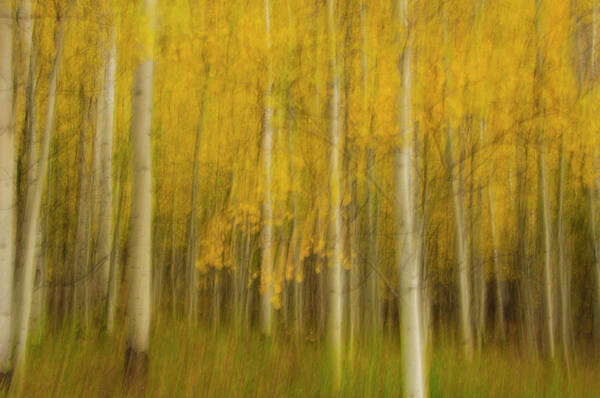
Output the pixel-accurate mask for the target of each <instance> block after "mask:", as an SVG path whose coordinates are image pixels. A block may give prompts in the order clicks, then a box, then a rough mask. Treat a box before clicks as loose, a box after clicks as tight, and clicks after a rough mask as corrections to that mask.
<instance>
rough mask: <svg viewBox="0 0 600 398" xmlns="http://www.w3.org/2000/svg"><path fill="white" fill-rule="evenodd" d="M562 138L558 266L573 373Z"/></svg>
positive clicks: (566, 356)
mask: <svg viewBox="0 0 600 398" xmlns="http://www.w3.org/2000/svg"><path fill="white" fill-rule="evenodd" d="M563 139H564V138H563V137H561V143H560V154H559V163H560V166H559V176H558V209H557V210H558V214H557V242H558V264H559V267H558V268H559V269H558V272H559V282H560V320H561V334H562V349H563V357H564V358H563V360H564V361H565V364H566V365H567V370H568V372H569V373H570V371H571V346H570V343H571V333H570V322H571V315H570V311H569V303H570V298H569V296H570V289H569V275H568V274H569V269H568V264H567V253H566V243H567V242H566V235H565V225H564V223H565V221H564V192H565V191H564V190H565V156H564V143H563Z"/></svg>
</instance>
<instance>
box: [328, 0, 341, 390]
mask: <svg viewBox="0 0 600 398" xmlns="http://www.w3.org/2000/svg"><path fill="white" fill-rule="evenodd" d="M327 11H328V12H327V16H328V22H327V26H328V32H329V62H330V68H331V77H332V79H333V82H332V83H333V86H332V92H331V100H330V105H331V109H330V115H329V117H330V123H331V124H330V127H329V128H330V134H331V152H330V162H331V164H330V177H329V178H330V181H329V190H330V193H329V194H330V202H329V205H330V217H331V218H330V225H331V231H332V239H333V252H332V257H331V258H330V260H329V261H330V264H329V269H328V270H327V277H328V286H327V295H328V308H327V334H328V337H329V349H330V350H331V355H332V358H331V361H332V366H333V371H334V385H335V386H336V387H337V388H339V386H340V385H341V378H342V314H343V313H342V256H343V247H342V209H341V202H342V192H341V191H342V183H341V171H340V149H341V148H342V144H341V137H340V126H339V114H340V76H339V70H338V66H337V50H336V41H337V34H336V26H335V25H336V22H335V2H334V1H333V0H327Z"/></svg>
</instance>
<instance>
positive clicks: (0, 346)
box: [0, 0, 17, 374]
mask: <svg viewBox="0 0 600 398" xmlns="http://www.w3.org/2000/svg"><path fill="white" fill-rule="evenodd" d="M10 3H11V2H10V0H0V374H6V373H9V372H10V371H11V369H12V364H11V353H12V345H11V337H12V336H11V333H12V323H13V320H12V292H13V290H12V287H13V272H14V266H15V249H16V246H15V243H16V233H15V232H16V231H15V222H14V220H15V206H16V184H17V180H16V158H15V134H14V130H13V121H12V106H13V104H12V79H13V71H12V40H13V32H12V29H13V18H12V8H11V4H10Z"/></svg>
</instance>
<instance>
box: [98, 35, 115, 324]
mask: <svg viewBox="0 0 600 398" xmlns="http://www.w3.org/2000/svg"><path fill="white" fill-rule="evenodd" d="M109 34H110V38H109V48H108V53H107V57H106V64H105V70H104V87H103V90H102V98H101V101H102V106H101V111H102V130H101V131H97V132H96V134H101V139H100V148H99V150H100V173H99V176H98V177H99V181H98V188H99V192H100V201H99V209H98V215H99V217H98V242H97V253H96V264H94V266H98V267H99V269H98V272H99V274H100V278H99V280H100V285H99V287H98V288H99V292H98V295H99V297H98V298H99V303H100V304H101V308H102V310H103V311H104V309H106V308H107V300H108V289H109V280H110V267H111V262H110V259H111V251H112V250H111V248H112V235H113V232H112V223H113V192H112V152H113V124H114V113H115V78H116V69H117V43H116V28H115V27H113V28H111V30H110V33H109ZM103 316H104V314H103ZM103 323H104V320H103Z"/></svg>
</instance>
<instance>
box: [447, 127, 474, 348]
mask: <svg viewBox="0 0 600 398" xmlns="http://www.w3.org/2000/svg"><path fill="white" fill-rule="evenodd" d="M447 129H448V131H447V132H448V143H447V145H448V148H447V150H448V168H449V177H450V188H451V192H450V195H451V196H452V205H453V210H454V211H453V213H454V227H455V236H456V237H455V246H456V262H457V265H458V293H459V305H460V324H461V334H462V344H463V345H464V350H465V353H466V355H467V357H471V356H472V354H473V325H472V323H471V289H470V282H469V263H468V261H469V260H468V259H469V256H468V253H467V234H466V228H465V215H464V192H463V186H462V181H461V180H462V176H461V173H460V172H457V171H456V169H457V168H458V167H459V166H458V164H457V163H456V162H455V161H454V144H453V142H454V129H453V128H452V127H450V126H448V128H447Z"/></svg>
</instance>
